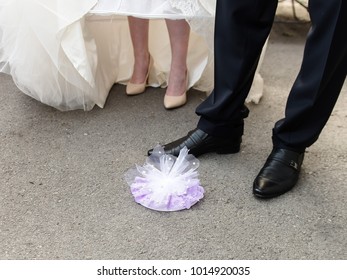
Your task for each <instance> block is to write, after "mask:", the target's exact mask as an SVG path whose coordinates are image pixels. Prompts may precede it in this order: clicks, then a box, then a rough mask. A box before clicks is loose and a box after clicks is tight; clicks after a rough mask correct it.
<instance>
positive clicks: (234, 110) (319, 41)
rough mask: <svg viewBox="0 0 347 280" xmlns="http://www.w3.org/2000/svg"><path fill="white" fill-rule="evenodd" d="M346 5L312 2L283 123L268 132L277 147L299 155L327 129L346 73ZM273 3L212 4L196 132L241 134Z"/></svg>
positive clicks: (221, 0) (335, 0) (224, 0)
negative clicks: (210, 57) (209, 88)
mask: <svg viewBox="0 0 347 280" xmlns="http://www.w3.org/2000/svg"><path fill="white" fill-rule="evenodd" d="M346 6H347V1H346V0H311V1H310V2H309V12H310V17H311V23H312V27H311V30H310V32H309V34H308V37H307V41H306V46H305V51H304V57H303V61H302V65H301V69H300V72H299V74H298V76H297V79H296V81H295V83H294V85H293V87H292V89H291V92H290V94H289V97H288V101H287V105H286V110H285V118H284V119H282V120H280V121H278V122H277V123H276V125H275V127H274V129H273V143H274V146H276V147H281V148H287V149H291V150H296V151H303V150H304V149H305V148H306V147H308V146H310V145H312V144H313V143H314V142H315V141H316V140H317V139H318V136H319V134H320V132H321V131H322V129H323V127H324V125H325V124H326V122H327V120H328V118H329V116H330V114H331V111H332V110H333V107H334V105H335V103H336V100H337V98H338V95H339V93H340V91H341V88H342V86H343V83H344V80H345V78H346V73H347V35H346V34H347V8H346ZM276 8H277V0H242V1H241V0H217V9H216V24H215V85H214V90H213V92H212V93H211V95H210V96H209V97H208V98H207V99H206V100H205V101H204V102H203V103H202V104H200V105H199V106H198V108H197V109H196V113H197V114H198V115H199V116H200V121H199V123H198V128H200V129H202V130H203V131H205V132H207V133H208V134H211V135H214V136H220V137H232V136H239V135H241V134H242V133H243V118H245V117H246V116H247V112H246V110H245V107H244V102H245V99H246V97H247V95H248V92H249V90H250V87H251V85H252V81H253V78H254V74H255V70H256V68H257V63H258V60H259V56H260V54H261V51H262V47H263V45H264V43H265V41H266V39H267V37H268V35H269V32H270V30H271V27H272V24H273V20H274V16H275V12H276Z"/></svg>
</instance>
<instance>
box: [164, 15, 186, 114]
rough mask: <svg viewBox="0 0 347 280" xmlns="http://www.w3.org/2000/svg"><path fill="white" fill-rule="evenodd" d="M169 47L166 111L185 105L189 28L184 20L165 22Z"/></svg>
mask: <svg viewBox="0 0 347 280" xmlns="http://www.w3.org/2000/svg"><path fill="white" fill-rule="evenodd" d="M166 25H167V29H168V32H169V37H170V45H171V54H172V59H171V67H170V74H169V80H168V87H167V90H166V94H165V98H164V106H165V108H167V109H172V108H176V107H179V106H182V105H184V104H185V103H186V91H187V83H188V72H187V53H188V44H189V33H190V27H189V25H188V23H187V22H186V21H185V20H168V19H167V20H166Z"/></svg>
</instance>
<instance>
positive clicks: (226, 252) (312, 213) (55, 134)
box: [0, 23, 347, 259]
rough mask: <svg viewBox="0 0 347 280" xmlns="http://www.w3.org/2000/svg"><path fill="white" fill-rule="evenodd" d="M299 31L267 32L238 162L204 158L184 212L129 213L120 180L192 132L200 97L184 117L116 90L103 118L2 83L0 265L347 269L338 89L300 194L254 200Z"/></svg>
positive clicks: (155, 98)
mask: <svg viewBox="0 0 347 280" xmlns="http://www.w3.org/2000/svg"><path fill="white" fill-rule="evenodd" d="M306 29H307V26H306V25H303V24H299V25H296V24H290V25H288V24H281V23H277V24H275V26H274V29H273V32H272V34H271V37H270V41H269V45H268V49H267V52H266V56H265V60H264V64H263V66H262V69H261V74H262V76H263V78H264V80H265V92H264V97H263V98H262V100H261V102H260V104H258V105H252V104H251V105H250V106H249V107H250V109H251V114H250V116H249V118H248V119H247V120H246V128H245V135H244V142H243V145H242V152H240V153H239V154H236V155H216V154H208V155H204V156H201V157H200V158H199V159H200V162H201V165H200V168H199V173H200V180H201V183H202V185H203V186H204V188H205V191H206V194H205V198H204V199H203V200H202V201H200V202H199V203H198V204H197V205H195V206H194V207H192V208H191V209H190V210H185V211H180V212H172V213H162V212H155V211H151V210H148V209H146V208H144V207H142V206H140V205H138V204H136V203H135V202H134V201H133V198H132V196H131V194H130V191H129V187H128V185H127V184H126V182H125V181H124V179H123V174H124V173H125V171H126V170H127V169H128V168H130V167H133V166H134V165H135V164H136V163H138V164H142V163H143V162H144V160H145V153H146V151H147V149H148V148H150V147H152V146H154V145H155V144H156V143H157V142H158V141H160V142H162V143H164V142H167V141H171V140H173V139H176V138H177V137H180V136H183V135H185V133H186V132H187V131H188V130H189V129H191V128H193V127H195V125H196V122H197V120H198V118H197V116H196V115H195V113H194V109H195V107H196V106H197V105H198V104H199V103H200V102H201V101H202V100H203V99H204V98H205V95H204V94H203V93H200V92H197V91H194V90H190V92H189V96H188V97H189V101H188V104H187V105H186V106H184V107H182V108H180V109H177V110H174V111H166V110H165V109H164V108H163V106H162V100H163V95H164V93H165V91H164V89H149V90H147V91H146V93H145V94H143V95H140V96H137V97H131V98H129V97H127V96H125V93H124V86H122V85H115V86H114V88H113V89H112V91H111V93H110V96H109V98H108V101H107V104H106V106H105V108H104V109H100V108H94V109H93V110H92V111H90V112H83V111H72V112H60V111H57V110H55V109H53V108H50V107H48V106H45V105H43V104H41V103H39V102H37V101H35V100H33V99H31V98H30V97H28V96H26V95H24V94H23V93H21V92H20V91H19V90H18V89H17V88H16V86H15V85H14V83H13V82H12V79H11V77H9V76H7V75H3V74H1V75H0V102H1V105H2V106H1V110H0V145H1V146H0V215H1V216H0V259H346V258H347V252H346V248H347V233H346V224H347V219H346V198H347V195H346V193H347V192H346V191H347V183H346V182H347V137H346V136H347V112H346V108H347V95H346V93H347V87H346V85H345V86H344V89H343V92H342V94H341V96H340V99H339V100H338V103H337V105H336V108H335V110H334V112H333V114H332V116H331V118H330V120H329V123H328V125H327V126H326V128H325V130H324V131H323V133H322V134H321V136H320V139H319V140H318V142H317V143H315V144H314V145H313V146H312V147H310V148H309V149H308V151H307V153H306V159H305V161H304V164H303V170H302V174H301V178H300V181H299V183H298V185H297V186H296V187H295V188H294V189H293V190H292V191H290V192H289V193H287V194H285V195H283V196H281V197H278V198H276V199H272V200H266V201H264V200H258V199H255V198H254V197H253V195H252V192H251V189H252V182H253V179H254V177H255V176H256V175H257V173H258V171H259V169H260V168H261V167H262V164H263V163H264V160H265V159H266V157H267V155H268V153H269V152H270V150H271V129H272V127H273V124H274V122H275V121H276V120H277V119H279V118H281V117H282V116H283V110H284V106H285V101H286V97H287V95H288V91H289V90H290V86H291V84H292V83H293V81H294V78H295V75H296V74H297V72H298V69H299V66H300V60H301V55H302V52H303V44H304V35H303V34H305V31H306Z"/></svg>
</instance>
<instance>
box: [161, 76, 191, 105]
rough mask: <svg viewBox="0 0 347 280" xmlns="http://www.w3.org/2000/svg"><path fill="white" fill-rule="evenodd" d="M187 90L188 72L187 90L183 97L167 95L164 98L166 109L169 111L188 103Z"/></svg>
mask: <svg viewBox="0 0 347 280" xmlns="http://www.w3.org/2000/svg"><path fill="white" fill-rule="evenodd" d="M187 88H188V72H187V73H186V90H185V91H184V92H183V94H181V95H177V96H176V95H174V96H173V95H167V94H165V96H164V107H165V109H167V110H170V109H175V108H178V107H181V106H183V105H184V104H186V103H187Z"/></svg>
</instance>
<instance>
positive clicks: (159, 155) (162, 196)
mask: <svg viewBox="0 0 347 280" xmlns="http://www.w3.org/2000/svg"><path fill="white" fill-rule="evenodd" d="M198 167H199V161H198V160H197V159H196V158H195V157H194V156H193V155H190V154H188V149H187V148H186V147H184V148H183V149H182V150H181V151H180V154H179V155H178V157H177V158H176V157H174V156H172V155H167V154H165V153H164V149H163V148H162V147H161V146H157V147H156V148H154V150H153V153H152V155H151V156H149V157H148V158H147V159H146V162H145V164H144V165H143V166H138V165H136V167H134V168H132V169H130V170H128V171H127V173H126V174H125V179H126V181H127V183H128V184H129V186H130V189H131V193H132V194H133V196H134V199H135V201H136V202H137V203H139V204H141V205H143V206H144V207H147V208H150V209H153V210H157V211H178V210H182V209H189V208H190V207H191V206H192V205H194V204H195V203H197V202H198V201H199V200H200V199H201V198H203V196H204V189H203V187H201V186H200V181H199V179H198V172H197V169H198Z"/></svg>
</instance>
